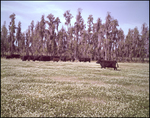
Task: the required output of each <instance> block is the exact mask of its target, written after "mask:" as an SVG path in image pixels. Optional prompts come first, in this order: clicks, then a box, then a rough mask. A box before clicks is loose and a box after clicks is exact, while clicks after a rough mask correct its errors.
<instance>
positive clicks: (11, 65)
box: [1, 58, 149, 117]
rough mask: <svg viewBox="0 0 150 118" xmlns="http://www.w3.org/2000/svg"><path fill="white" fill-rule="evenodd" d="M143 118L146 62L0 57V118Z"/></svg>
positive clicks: (146, 92) (146, 103)
mask: <svg viewBox="0 0 150 118" xmlns="http://www.w3.org/2000/svg"><path fill="white" fill-rule="evenodd" d="M11 116H12V117H28V116H30V117H32V116H40V117H42V116H52V117H55V116H68V117H69V116H70V117H71V116H74V117H75V116H76V117H84V116H87V117H88V116H90V117H94V116H97V117H105V116H107V117H110V116H113V117H122V116H123V117H131V116H133V117H149V63H119V68H118V70H117V71H114V70H113V68H112V69H111V68H107V69H101V68H100V65H99V64H96V62H91V63H88V62H86V63H85V62H38V61H35V62H33V61H21V60H20V59H10V60H6V59H4V58H1V117H11Z"/></svg>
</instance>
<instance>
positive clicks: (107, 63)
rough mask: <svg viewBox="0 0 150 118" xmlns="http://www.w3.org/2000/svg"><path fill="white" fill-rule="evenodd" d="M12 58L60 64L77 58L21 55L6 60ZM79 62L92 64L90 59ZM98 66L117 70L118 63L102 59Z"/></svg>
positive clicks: (80, 59) (8, 57)
mask: <svg viewBox="0 0 150 118" xmlns="http://www.w3.org/2000/svg"><path fill="white" fill-rule="evenodd" d="M11 58H21V60H22V61H26V60H28V61H30V60H32V61H53V62H55V61H56V62H58V61H59V60H61V61H63V62H66V61H72V62H74V61H75V58H74V57H72V58H70V57H67V56H61V57H60V56H44V55H41V56H31V55H25V56H20V55H19V54H12V55H9V56H6V59H11ZM79 61H80V62H91V60H90V58H83V57H82V58H79ZM96 63H97V64H100V65H101V68H106V67H108V68H114V70H117V67H119V66H118V63H117V61H108V60H103V59H102V58H100V59H99V60H98V61H97V62H96ZM116 65H117V67H116Z"/></svg>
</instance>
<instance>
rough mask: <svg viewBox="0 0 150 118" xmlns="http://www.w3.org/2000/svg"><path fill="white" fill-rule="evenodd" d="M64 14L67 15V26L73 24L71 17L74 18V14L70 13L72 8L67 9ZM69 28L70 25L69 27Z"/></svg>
mask: <svg viewBox="0 0 150 118" xmlns="http://www.w3.org/2000/svg"><path fill="white" fill-rule="evenodd" d="M63 16H64V17H65V20H66V22H65V25H67V27H68V26H71V23H70V22H71V19H72V18H73V16H72V14H71V13H70V10H67V11H66V12H65V13H64V14H63ZM68 28H69V27H68Z"/></svg>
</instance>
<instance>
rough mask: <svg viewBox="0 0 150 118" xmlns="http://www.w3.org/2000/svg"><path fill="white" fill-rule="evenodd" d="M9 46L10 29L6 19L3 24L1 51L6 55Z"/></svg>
mask: <svg viewBox="0 0 150 118" xmlns="http://www.w3.org/2000/svg"><path fill="white" fill-rule="evenodd" d="M8 47H9V43H8V30H7V28H6V21H5V22H4V24H3V26H2V31H1V53H2V55H4V54H5V52H7V51H8Z"/></svg>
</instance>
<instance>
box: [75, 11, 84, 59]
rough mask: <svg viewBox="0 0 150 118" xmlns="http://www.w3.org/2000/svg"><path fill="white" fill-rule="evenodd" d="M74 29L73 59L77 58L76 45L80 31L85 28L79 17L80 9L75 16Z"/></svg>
mask: <svg viewBox="0 0 150 118" xmlns="http://www.w3.org/2000/svg"><path fill="white" fill-rule="evenodd" d="M74 28H75V35H76V41H75V42H76V44H75V47H76V50H75V58H78V57H79V55H78V45H79V38H80V36H81V33H82V30H83V29H84V28H85V25H84V20H83V18H82V16H81V8H78V14H77V16H76V22H75V23H74Z"/></svg>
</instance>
